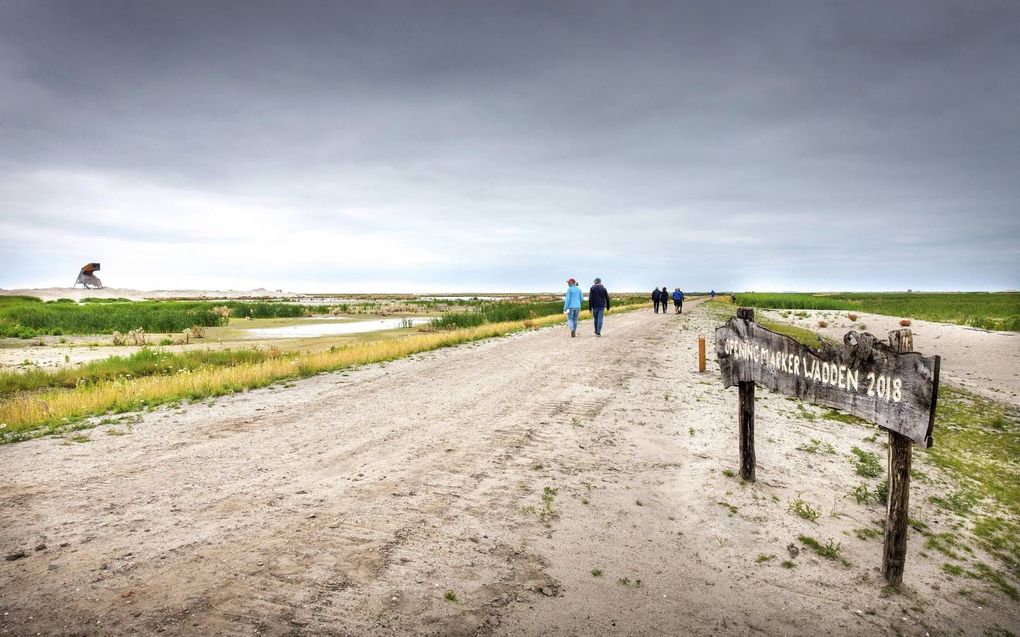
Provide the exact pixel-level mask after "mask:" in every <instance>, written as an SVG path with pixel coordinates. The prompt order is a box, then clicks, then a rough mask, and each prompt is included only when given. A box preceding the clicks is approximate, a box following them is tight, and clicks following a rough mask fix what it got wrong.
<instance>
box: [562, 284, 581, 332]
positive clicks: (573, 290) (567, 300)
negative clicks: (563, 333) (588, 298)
mask: <svg viewBox="0 0 1020 637" xmlns="http://www.w3.org/2000/svg"><path fill="white" fill-rule="evenodd" d="M583 300H584V295H583V294H581V288H579V287H577V281H576V280H574V279H573V278H570V279H567V293H566V295H564V297H563V311H564V312H566V313H567V327H569V328H570V337H571V338H573V337H575V336H577V315H578V314H580V313H581V301H583Z"/></svg>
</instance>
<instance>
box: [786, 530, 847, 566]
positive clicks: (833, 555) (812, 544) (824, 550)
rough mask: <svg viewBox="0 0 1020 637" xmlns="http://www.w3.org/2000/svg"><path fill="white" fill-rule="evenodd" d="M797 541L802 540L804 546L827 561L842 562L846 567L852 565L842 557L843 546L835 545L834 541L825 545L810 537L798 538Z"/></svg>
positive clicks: (802, 536) (829, 541)
mask: <svg viewBox="0 0 1020 637" xmlns="http://www.w3.org/2000/svg"><path fill="white" fill-rule="evenodd" d="M797 539H798V540H800V541H801V543H802V544H804V546H806V547H808V548H809V549H811V550H812V551H814V552H815V554H817V555H819V556H821V557H824V558H825V559H827V560H833V561H839V562H842V563H843V565H844V566H849V565H850V562H849V561H847V559H846V558H845V557H843V556H842V555H840V550H841V549H842V548H843V545H842V544H840V543H838V542H837V543H833V541H832V540H828V541H826V543H825V544H822V543H821V542H819V541H818V540H816V539H815V538H813V537H811V536H808V535H801V536H798V538H797Z"/></svg>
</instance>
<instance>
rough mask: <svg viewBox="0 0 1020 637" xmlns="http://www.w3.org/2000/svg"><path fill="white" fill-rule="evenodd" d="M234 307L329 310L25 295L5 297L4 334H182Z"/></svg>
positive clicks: (258, 311) (239, 310)
mask: <svg viewBox="0 0 1020 637" xmlns="http://www.w3.org/2000/svg"><path fill="white" fill-rule="evenodd" d="M216 307H227V308H230V314H231V316H235V317H247V316H250V317H252V318H280V317H298V316H305V315H306V314H307V313H311V312H323V311H325V309H324V308H321V307H313V306H304V305H296V304H292V303H279V302H268V301H259V302H240V301H216V302H213V301H123V300H109V301H106V302H95V300H93V302H89V303H71V302H61V301H53V302H49V303H44V302H42V301H40V300H39V299H36V298H32V297H26V296H0V336H13V337H19V338H32V337H35V336H41V335H45V334H49V335H57V336H58V335H62V334H109V333H112V332H114V331H119V332H127V331H129V330H133V329H137V328H141V329H143V330H145V331H146V332H150V333H154V332H163V333H166V332H180V331H182V330H184V329H187V328H189V327H191V326H193V325H200V326H203V327H214V326H217V325H223V324H224V323H225V321H226V319H225V318H224V316H223V315H222V314H219V313H217V312H213V311H212V310H213V308H216Z"/></svg>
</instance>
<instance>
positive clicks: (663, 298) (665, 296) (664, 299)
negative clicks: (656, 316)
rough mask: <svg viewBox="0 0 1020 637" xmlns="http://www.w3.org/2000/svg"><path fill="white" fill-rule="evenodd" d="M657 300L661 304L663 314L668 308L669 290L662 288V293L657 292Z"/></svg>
mask: <svg viewBox="0 0 1020 637" xmlns="http://www.w3.org/2000/svg"><path fill="white" fill-rule="evenodd" d="M659 300H660V301H661V302H662V313H663V314H665V313H666V310H667V309H668V308H669V290H667V289H666V286H665V285H664V286H662V291H660V292H659Z"/></svg>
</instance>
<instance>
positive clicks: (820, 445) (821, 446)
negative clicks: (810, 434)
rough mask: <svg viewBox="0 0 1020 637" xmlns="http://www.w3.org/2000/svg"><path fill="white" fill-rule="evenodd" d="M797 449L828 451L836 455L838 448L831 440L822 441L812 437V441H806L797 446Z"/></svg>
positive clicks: (806, 451)
mask: <svg viewBox="0 0 1020 637" xmlns="http://www.w3.org/2000/svg"><path fill="white" fill-rule="evenodd" d="M797 451H803V452H805V453H818V452H819V451H821V452H822V453H827V454H830V455H836V448H835V447H833V446H832V443H831V442H822V441H821V440H819V439H818V438H812V439H811V442H810V443H804V444H802V445H800V446H799V447H797Z"/></svg>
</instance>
